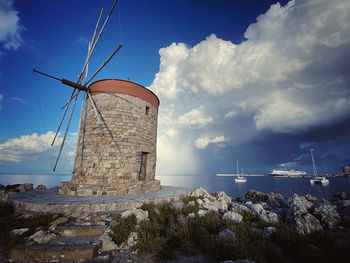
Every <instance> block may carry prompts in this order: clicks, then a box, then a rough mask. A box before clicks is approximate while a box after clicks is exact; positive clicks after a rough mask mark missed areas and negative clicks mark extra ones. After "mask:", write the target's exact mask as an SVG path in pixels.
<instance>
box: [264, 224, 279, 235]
mask: <svg viewBox="0 0 350 263" xmlns="http://www.w3.org/2000/svg"><path fill="white" fill-rule="evenodd" d="M275 232H276V227H274V226H267V227H264V232H263V235H264V237H270V236H271V235H272V234H273V233H275Z"/></svg>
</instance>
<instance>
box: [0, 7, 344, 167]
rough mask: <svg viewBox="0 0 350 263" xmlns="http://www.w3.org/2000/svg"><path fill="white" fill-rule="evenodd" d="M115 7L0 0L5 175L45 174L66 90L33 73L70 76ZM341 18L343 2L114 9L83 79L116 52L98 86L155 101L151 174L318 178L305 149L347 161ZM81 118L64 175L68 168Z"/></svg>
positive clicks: (324, 158) (329, 161)
mask: <svg viewBox="0 0 350 263" xmlns="http://www.w3.org/2000/svg"><path fill="white" fill-rule="evenodd" d="M113 2H114V1H112V0H110V1H107V0H105V1H97V0H86V1H62V0H61V1H44V0H42V1H26V0H23V1H13V0H0V84H1V85H0V172H14V173H16V172H21V173H23V172H27V173H48V172H50V171H51V168H52V165H53V162H54V159H55V158H56V155H57V152H58V145H56V146H54V147H50V146H49V144H50V141H51V139H52V136H53V133H54V131H55V130H56V127H57V125H58V122H59V120H60V117H61V114H62V111H61V110H60V108H61V106H62V105H63V104H64V103H65V102H66V100H67V98H68V96H69V95H70V93H71V89H70V87H66V86H63V85H61V84H60V83H58V82H56V81H55V80H52V79H48V78H45V77H43V76H39V75H33V74H32V69H33V68H36V69H38V70H41V71H44V72H47V73H49V74H53V75H56V76H58V77H60V78H66V79H70V80H76V79H77V76H76V75H77V73H79V72H80V71H81V68H82V65H83V61H84V59H85V57H86V53H87V43H88V39H89V36H90V35H91V34H92V32H93V29H94V26H95V23H96V20H97V18H98V15H99V12H100V9H101V7H102V6H104V8H105V10H104V14H103V16H102V19H104V18H105V17H106V15H107V13H108V12H109V10H110V8H111V6H112V4H113ZM349 13H350V4H349V2H348V1H345V0H335V1H327V0H307V1H300V0H295V1H289V2H288V1H279V3H277V2H276V1H260V0H256V1H255V0H252V1H227V0H218V1H215V2H213V1H205V0H204V1H199V0H198V1H192V0H183V1H181V0H179V1H138V0H135V1H125V0H119V2H118V4H117V7H116V10H115V11H114V13H113V15H112V17H111V19H110V21H109V24H108V25H107V27H106V29H105V31H104V33H103V35H102V38H101V40H100V42H99V43H98V45H97V47H96V50H95V53H94V55H93V58H92V60H91V63H90V64H89V73H90V75H91V74H92V73H93V72H94V71H95V70H96V69H97V68H98V67H99V65H100V64H102V62H103V61H104V60H105V59H106V58H107V57H108V56H109V54H110V53H111V52H112V51H113V50H114V49H115V48H116V47H117V45H119V44H122V45H123V48H122V49H121V50H120V51H119V52H118V53H117V55H116V56H115V57H114V58H113V59H112V60H111V62H110V63H109V64H108V66H107V67H105V68H104V69H103V71H102V72H101V73H99V75H98V76H97V77H96V78H95V80H98V79H103V78H119V79H127V78H128V77H129V78H130V80H131V81H134V82H137V83H139V84H141V85H144V86H146V87H149V88H150V89H151V90H152V91H154V92H155V93H156V94H157V95H158V97H159V98H160V101H161V106H160V109H159V129H158V163H157V172H158V173H159V174H161V173H216V172H218V173H224V172H232V170H233V169H234V164H235V160H236V159H239V160H240V163H241V164H242V166H243V168H244V171H246V172H251V173H268V172H269V171H270V170H272V169H274V168H280V169H296V170H306V171H307V172H312V167H311V158H310V154H309V149H310V148H313V149H315V152H314V154H315V159H316V165H317V166H318V170H319V171H320V172H323V173H328V172H337V171H340V167H341V165H350V156H349V154H350V138H349V135H350V134H349V133H350V125H349V120H350V101H349V100H350V88H349V83H350V80H349V68H350V67H349V66H350V65H349V64H350V62H349V61H350V33H349V30H348V29H349V28H350V16H349ZM77 108H78V109H79V107H77ZM78 111H79V110H77V111H76V114H75V116H74V118H73V123H72V125H71V128H70V133H69V136H68V140H67V142H66V145H65V149H64V152H63V155H62V158H61V160H60V163H59V166H58V169H57V172H58V173H70V172H71V169H72V162H73V159H74V154H75V141H76V133H77V130H78V119H79V113H78ZM60 138H62V137H60ZM175 160H176V161H175Z"/></svg>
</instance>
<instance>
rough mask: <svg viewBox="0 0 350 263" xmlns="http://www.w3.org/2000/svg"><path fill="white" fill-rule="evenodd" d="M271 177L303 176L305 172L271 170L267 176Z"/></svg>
mask: <svg viewBox="0 0 350 263" xmlns="http://www.w3.org/2000/svg"><path fill="white" fill-rule="evenodd" d="M269 175H272V176H305V175H306V172H304V171H295V170H289V171H284V170H275V169H274V170H272V172H271V173H270V174H269Z"/></svg>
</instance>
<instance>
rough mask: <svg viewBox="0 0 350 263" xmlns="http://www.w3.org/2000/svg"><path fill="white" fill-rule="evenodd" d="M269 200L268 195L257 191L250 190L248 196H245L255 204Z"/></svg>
mask: <svg viewBox="0 0 350 263" xmlns="http://www.w3.org/2000/svg"><path fill="white" fill-rule="evenodd" d="M268 198H269V196H268V195H267V194H264V193H262V192H259V191H255V190H249V191H248V192H247V193H246V194H245V199H247V200H250V201H252V202H253V203H254V202H259V201H267V200H268Z"/></svg>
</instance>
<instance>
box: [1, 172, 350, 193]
mask: <svg viewBox="0 0 350 263" xmlns="http://www.w3.org/2000/svg"><path fill="white" fill-rule="evenodd" d="M70 179H71V175H69V174H60V175H57V174H55V175H52V174H9V173H0V184H2V185H8V184H22V183H32V184H33V185H34V187H36V186H37V185H39V184H43V185H45V186H46V187H47V188H50V187H54V186H58V185H59V184H60V183H61V182H64V181H70ZM156 179H158V180H160V181H161V185H172V186H178V187H186V188H190V189H195V188H199V187H203V188H205V189H206V190H207V191H208V192H209V193H212V192H216V191H224V192H225V193H226V194H228V195H229V196H231V197H243V196H244V195H245V194H246V192H248V191H249V190H257V191H260V192H263V193H270V192H274V193H280V194H282V195H283V196H285V197H290V196H291V195H293V193H297V194H301V195H306V194H311V195H313V196H316V197H317V198H325V199H329V198H330V197H331V196H333V195H335V194H341V193H342V192H350V178H344V177H332V178H328V179H329V184H328V185H311V184H310V179H309V178H278V177H273V176H247V182H245V183H236V182H235V181H234V177H232V176H216V175H215V174H166V175H162V174H159V175H156Z"/></svg>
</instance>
